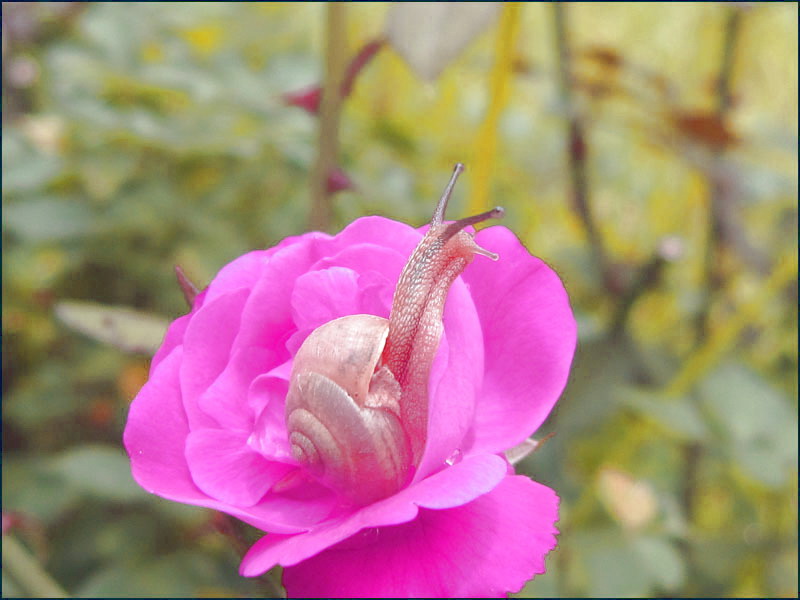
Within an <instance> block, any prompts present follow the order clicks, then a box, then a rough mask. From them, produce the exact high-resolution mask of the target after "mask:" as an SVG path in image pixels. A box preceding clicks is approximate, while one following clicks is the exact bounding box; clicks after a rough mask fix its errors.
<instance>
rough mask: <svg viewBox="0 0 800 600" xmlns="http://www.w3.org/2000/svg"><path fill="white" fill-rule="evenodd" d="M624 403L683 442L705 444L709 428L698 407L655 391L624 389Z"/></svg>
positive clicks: (686, 400)
mask: <svg viewBox="0 0 800 600" xmlns="http://www.w3.org/2000/svg"><path fill="white" fill-rule="evenodd" d="M620 398H621V400H622V401H623V402H624V403H625V404H626V405H627V406H629V407H631V408H633V409H634V410H636V411H637V412H639V413H641V414H642V415H643V416H645V417H646V418H649V419H651V420H653V421H654V422H655V423H657V424H658V425H660V426H661V427H663V428H664V429H665V430H667V431H668V432H670V433H673V434H675V435H676V436H677V437H678V438H679V439H683V440H704V439H706V438H707V437H708V428H707V427H706V424H705V422H704V421H703V417H702V415H701V414H700V411H698V410H697V407H696V406H695V405H694V404H692V403H691V401H690V400H689V399H688V398H670V397H667V396H664V395H661V394H659V393H658V392H657V391H654V390H647V389H644V388H635V387H623V388H622V389H621V390H620Z"/></svg>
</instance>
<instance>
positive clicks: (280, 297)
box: [124, 217, 576, 597]
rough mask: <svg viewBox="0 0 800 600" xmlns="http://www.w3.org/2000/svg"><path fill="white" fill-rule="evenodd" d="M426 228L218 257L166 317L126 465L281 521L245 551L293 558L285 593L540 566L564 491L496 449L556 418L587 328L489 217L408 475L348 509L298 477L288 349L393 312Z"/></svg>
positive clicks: (248, 513)
mask: <svg viewBox="0 0 800 600" xmlns="http://www.w3.org/2000/svg"><path fill="white" fill-rule="evenodd" d="M424 231H425V228H422V229H421V230H416V229H413V228H411V227H409V226H407V225H404V224H402V223H398V222H395V221H391V220H388V219H384V218H380V217H365V218H362V219H358V220H357V221H355V222H354V223H352V224H351V225H349V226H348V227H347V228H346V229H344V231H342V232H341V233H339V234H338V235H336V236H329V235H325V234H321V233H308V234H305V235H302V236H298V237H292V238H287V239H286V240H284V241H282V242H281V243H280V244H278V245H277V246H275V247H274V248H270V249H268V250H260V251H255V252H250V253H248V254H245V255H244V256H242V257H240V258H238V259H236V260H234V261H233V262H232V263H230V264H228V265H227V266H225V267H224V268H223V269H222V270H221V271H220V272H219V274H218V275H217V276H216V277H215V278H214V280H213V281H212V282H211V283H210V285H209V286H208V288H206V289H205V290H204V291H203V292H201V293H200V294H199V295H198V296H197V297H196V299H195V301H194V306H193V307H192V310H191V312H190V313H189V314H187V315H185V316H183V317H180V318H179V319H177V320H176V321H175V322H173V323H172V325H171V326H170V328H169V330H168V332H167V334H166V337H165V339H164V343H163V345H162V347H161V348H160V349H159V351H158V352H157V353H156V355H155V356H154V358H153V362H152V365H151V370H150V379H149V381H148V382H147V384H146V385H145V386H144V387H143V388H142V390H141V391H140V392H139V394H138V396H137V397H136V399H135V400H134V401H133V404H132V405H131V409H130V414H129V417H128V423H127V426H126V429H125V436H124V439H125V446H126V448H127V450H128V454H129V455H130V458H131V464H132V470H133V476H134V478H135V479H136V481H137V482H138V483H139V484H140V485H141V486H142V487H144V488H145V489H146V490H148V491H150V492H152V493H154V494H158V495H159V496H162V497H164V498H167V499H170V500H175V501H178V502H185V503H188V504H195V505H199V506H206V507H209V508H213V509H215V510H220V511H223V512H225V513H228V514H230V515H233V516H235V517H237V518H239V519H241V520H243V521H245V522H247V523H249V524H251V525H253V526H254V527H257V528H259V529H261V530H263V531H265V532H268V533H269V535H266V536H264V537H263V538H261V540H259V541H258V542H257V543H256V544H255V545H253V547H252V548H251V549H250V551H249V552H248V553H247V555H246V556H245V557H244V559H243V561H242V564H241V569H240V571H241V573H242V575H245V576H255V575H259V574H261V573H264V572H265V571H267V570H268V569H270V568H271V567H273V566H274V565H276V564H281V565H283V566H284V567H285V568H284V577H283V582H284V585H285V586H286V590H287V593H288V594H289V595H290V596H329V597H330V596H367V597H372V596H502V595H504V594H506V593H508V592H516V591H519V590H520V589H521V588H522V586H523V585H524V584H525V582H526V581H528V580H529V579H531V578H532V577H533V576H534V575H536V574H537V573H543V572H544V570H545V566H544V557H545V555H546V554H547V552H548V551H550V550H551V549H552V548H553V547H554V546H555V544H556V540H555V535H556V533H557V530H556V528H555V526H554V524H555V522H556V520H557V518H558V497H557V496H556V494H555V492H553V490H551V489H549V488H547V487H545V486H543V485H541V484H539V483H536V482H534V481H532V480H530V479H529V478H527V477H524V476H519V475H515V474H514V470H513V467H511V466H510V465H509V463H508V462H507V460H506V459H505V458H504V456H503V452H504V451H505V450H507V449H509V448H511V447H512V446H515V445H516V444H518V443H520V442H522V441H524V440H525V439H526V438H527V437H528V436H530V435H531V434H532V433H533V432H534V431H536V429H537V428H538V427H539V425H541V423H542V422H543V421H544V420H545V418H546V417H547V415H548V413H549V412H550V410H551V409H552V408H553V405H554V404H555V402H556V400H557V399H558V397H559V395H560V394H561V391H562V390H563V388H564V385H565V383H566V380H567V375H568V372H569V367H570V363H571V361H572V356H573V352H574V349H575V342H576V325H575V321H574V318H573V315H572V311H571V310H570V306H569V301H568V298H567V294H566V292H565V291H564V287H563V286H562V284H561V281H560V280H559V278H558V276H557V275H556V274H555V273H554V272H553V271H552V270H551V269H550V268H549V267H548V266H547V265H546V264H544V263H543V262H542V261H541V260H539V259H537V258H534V257H532V256H531V255H530V254H529V253H528V252H527V250H526V249H525V248H524V247H523V246H522V244H521V243H520V242H519V241H518V240H517V238H516V237H515V236H514V234H513V233H511V231H509V230H508V229H506V228H505V227H501V226H495V227H489V228H487V229H484V230H482V231H480V232H479V233H478V234H477V236H476V238H475V239H476V242H477V243H478V244H479V245H481V246H482V247H484V248H486V249H489V250H491V251H492V252H496V253H497V254H499V255H500V260H499V261H497V262H492V261H490V260H488V259H486V258H484V257H477V258H476V259H475V260H474V262H473V263H472V264H471V265H470V266H468V267H467V269H466V271H464V273H463V274H462V276H461V277H460V278H459V279H457V280H456V281H455V283H454V284H453V286H452V288H451V289H450V292H449V295H448V298H447V302H446V304H445V311H444V319H443V322H444V334H443V335H442V340H441V343H440V345H439V349H438V352H437V354H436V358H435V360H434V363H433V367H432V371H431V375H430V380H429V397H430V403H429V412H428V430H427V431H428V433H427V444H426V446H425V450H424V454H423V457H422V460H421V462H420V464H419V467H418V469H417V471H416V472H415V474H414V478H413V480H412V481H411V482H410V483H409V484H408V485H407V486H406V487H405V488H403V489H401V490H400V491H398V492H397V493H395V494H393V495H391V496H389V497H387V498H384V499H382V500H379V501H377V502H374V503H371V504H368V505H366V506H360V507H354V506H352V505H350V504H348V503H346V502H341V501H340V499H339V497H338V496H337V495H336V494H335V493H334V492H332V491H331V490H330V489H328V488H326V487H324V486H323V485H321V484H320V483H318V482H317V481H315V480H314V479H312V478H310V477H308V476H306V475H304V473H303V469H302V468H300V467H299V466H298V463H297V462H295V460H294V459H293V458H292V454H291V451H290V447H289V442H288V438H287V430H286V424H285V418H284V409H285V399H286V394H287V389H288V380H289V374H290V370H291V365H292V358H293V356H294V355H295V353H296V352H297V349H298V348H299V347H300V345H301V343H302V342H303V340H304V339H305V338H306V337H307V336H308V335H309V334H310V333H311V332H312V331H313V330H314V329H316V328H317V327H319V326H320V325H322V324H324V323H327V322H328V321H331V320H332V319H335V318H338V317H341V316H344V315H351V314H359V313H367V314H374V315H379V316H381V317H388V316H389V310H390V307H391V301H392V294H393V291H394V288H395V285H396V283H397V279H398V276H399V274H400V271H401V269H402V268H403V266H404V264H405V263H406V261H407V260H408V258H409V255H410V254H411V252H412V250H413V249H414V247H415V246H416V245H417V243H418V242H419V240H420V239H421V237H422V235H423V233H424Z"/></svg>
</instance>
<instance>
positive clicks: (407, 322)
mask: <svg viewBox="0 0 800 600" xmlns="http://www.w3.org/2000/svg"><path fill="white" fill-rule="evenodd" d="M462 171H463V166H462V165H461V164H457V165H456V168H455V170H454V171H453V176H452V177H451V179H450V182H449V184H448V185H447V188H446V189H445V191H444V193H443V195H442V198H441V199H440V201H439V204H438V205H437V208H436V211H435V212H434V215H433V219H432V221H431V226H430V229H429V230H428V232H427V233H426V234H425V236H424V237H423V239H422V240H421V241H420V243H419V245H418V246H417V247H416V249H415V250H414V252H413V253H412V254H411V257H410V258H409V260H408V263H406V265H405V267H404V268H403V271H402V273H401V274H400V279H399V280H398V283H397V287H396V288H395V293H394V298H393V300H392V309H391V313H390V315H389V319H388V320H387V319H384V318H381V317H377V316H374V315H349V316H346V317H341V318H339V319H335V320H333V321H330V322H329V323H326V324H324V325H322V326H321V327H318V328H317V329H315V330H314V331H313V332H312V333H311V335H309V336H308V338H306V340H305V341H304V342H303V344H302V346H300V348H299V349H298V351H297V354H296V355H295V358H294V361H293V364H292V373H291V376H290V380H289V393H288V395H287V398H286V424H287V429H288V431H289V442H290V445H291V449H292V455H293V456H294V458H295V459H296V460H297V461H298V462H299V463H300V464H302V465H304V466H305V467H306V469H307V471H308V472H309V473H310V474H311V475H312V476H314V477H315V478H317V479H318V480H319V481H321V482H322V483H323V484H324V485H326V486H328V487H329V488H331V489H332V490H334V491H336V492H337V493H339V494H340V495H341V496H342V497H343V498H344V499H346V500H348V501H350V502H352V503H354V504H359V505H363V504H368V503H370V502H374V501H375V500H379V499H381V498H384V497H387V496H389V495H391V494H393V493H395V492H397V491H398V490H399V489H401V488H402V487H404V486H405V485H407V484H408V482H409V481H410V480H411V478H412V477H413V475H414V471H415V469H416V467H417V466H418V465H419V462H420V460H421V458H422V453H423V451H424V449H425V442H426V434H427V426H428V379H429V376H430V371H431V366H432V364H433V359H434V357H435V356H436V351H437V349H438V347H439V341H440V339H441V335H442V331H443V325H442V312H443V310H444V303H445V300H446V298H447V292H448V291H449V289H450V286H451V285H452V283H453V281H455V279H456V277H458V276H459V275H460V274H461V272H462V271H463V270H464V269H465V268H466V267H467V265H468V264H469V263H470V262H471V261H472V259H473V257H474V255H475V254H483V255H484V256H487V257H489V258H491V259H493V260H497V258H498V257H497V255H495V254H493V253H491V252H489V251H487V250H484V249H483V248H481V247H480V246H478V245H477V244H476V243H475V241H474V240H473V236H472V235H471V234H469V233H467V232H465V231H463V229H464V228H465V227H467V226H468V225H473V224H475V223H479V222H481V221H484V220H486V219H490V218H497V217H501V216H502V215H503V210H502V209H501V208H495V209H493V210H490V211H488V212H485V213H481V214H479V215H475V216H473V217H467V218H465V219H461V220H459V221H456V222H453V223H449V224H448V223H444V222H443V218H444V212H445V209H446V208H447V202H448V200H449V199H450V195H451V194H452V189H453V185H454V184H455V181H456V179H457V177H458V175H459V174H460V173H461V172H462Z"/></svg>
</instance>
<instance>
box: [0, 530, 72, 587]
mask: <svg viewBox="0 0 800 600" xmlns="http://www.w3.org/2000/svg"><path fill="white" fill-rule="evenodd" d="M3 571H4V572H6V573H7V574H8V575H9V576H10V577H11V579H12V580H13V581H14V583H16V584H17V585H18V586H19V587H20V588H22V590H23V591H25V592H26V593H27V594H28V596H30V597H31V598H68V597H69V596H68V595H67V592H65V591H64V589H63V588H62V587H61V586H60V585H58V583H56V581H55V580H54V579H53V578H52V577H50V575H48V574H47V572H46V571H45V570H44V568H43V567H42V566H41V565H40V564H39V561H37V560H36V558H34V556H33V555H32V554H31V553H30V552H28V550H27V549H26V548H25V546H23V545H22V544H21V543H20V542H19V541H18V540H17V539H16V538H15V537H14V536H12V535H8V534H6V535H4V536H3Z"/></svg>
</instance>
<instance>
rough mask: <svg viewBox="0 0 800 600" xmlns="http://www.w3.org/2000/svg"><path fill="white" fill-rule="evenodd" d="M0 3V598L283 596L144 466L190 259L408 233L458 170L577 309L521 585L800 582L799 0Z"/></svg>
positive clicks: (732, 586) (654, 587)
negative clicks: (550, 492)
mask: <svg viewBox="0 0 800 600" xmlns="http://www.w3.org/2000/svg"><path fill="white" fill-rule="evenodd" d="M2 10H3V20H2V52H3V54H2V64H3V69H2V78H3V79H2V80H3V92H2V102H3V104H2V124H3V128H2V133H3V141H2V152H3V153H2V156H3V170H2V174H3V180H2V203H3V204H2V207H3V229H2V231H3V233H2V235H3V247H2V249H3V253H2V257H3V263H2V264H3V290H2V293H3V295H2V300H3V313H2V314H3V319H2V323H3V334H2V335H3V354H2V356H3V363H2V364H3V371H2V373H3V403H2V422H3V428H2V434H3V455H2V484H3V485H2V510H3V513H2V514H3V574H2V591H3V595H4V596H9V595H48V594H51V595H53V594H55V595H58V594H60V593H63V591H66V592H67V593H69V594H73V595H80V596H90V597H91V596H104V597H109V596H140V595H141V596H144V595H160V596H183V595H189V596H195V595H197V596H221V597H235V596H258V595H270V594H275V593H278V591H279V590H277V588H276V587H275V581H276V579H275V575H276V574H272V575H270V576H267V577H265V578H263V579H257V580H251V579H244V578H240V577H239V576H238V575H237V566H238V561H239V558H240V556H241V554H240V552H241V551H242V549H243V548H244V547H246V543H247V542H248V541H250V540H253V539H255V538H256V537H258V532H256V531H253V530H251V529H250V528H248V527H246V526H240V525H237V524H235V523H233V522H231V521H230V520H228V519H226V518H224V517H221V516H220V515H216V514H214V513H213V512H211V511H207V510H203V509H197V508H193V507H188V506H183V505H178V504H174V503H171V502H168V501H166V500H161V499H159V498H156V497H153V496H150V495H148V494H147V493H145V492H144V491H143V490H141V489H140V488H138V486H136V484H134V483H133V481H132V479H131V477H130V467H129V463H128V461H127V458H126V456H125V453H124V451H123V449H122V442H121V438H122V429H123V427H124V423H125V418H126V415H127V410H128V406H129V403H130V401H131V400H132V399H133V397H134V396H135V395H136V393H137V391H138V390H139V388H140V387H141V386H142V384H143V383H144V382H145V380H146V377H147V369H148V361H149V356H150V355H151V354H152V352H153V350H154V349H155V347H157V346H158V344H159V342H160V339H161V335H162V334H163V331H164V328H165V327H166V324H167V323H168V322H169V320H171V319H174V318H176V317H178V316H179V315H181V314H183V313H184V312H185V311H186V308H185V303H184V299H183V297H182V294H181V291H180V288H179V287H178V285H177V284H176V281H175V274H174V272H173V268H172V267H173V265H174V264H179V265H181V266H182V267H183V268H184V270H185V271H186V273H187V274H188V276H189V278H190V279H191V280H192V281H194V282H196V283H197V284H198V285H200V286H204V285H205V284H206V283H208V281H209V280H210V279H211V278H212V277H213V275H214V274H215V273H216V272H217V271H218V270H219V269H220V268H221V267H222V266H223V265H224V264H225V263H227V262H228V261H230V260H232V259H233V258H235V257H237V256H239V255H241V254H243V253H245V252H247V251H249V250H251V249H254V248H265V247H269V246H271V245H273V244H275V243H277V242H278V241H280V240H281V239H282V238H284V237H286V236H288V235H295V234H299V233H302V232H305V231H308V230H310V229H323V230H326V231H329V232H332V233H333V232H337V231H339V230H340V229H341V228H343V227H344V226H345V225H346V224H347V223H349V222H351V221H352V220H354V219H355V218H357V217H359V216H362V215H366V214H381V215H384V216H387V217H390V218H393V219H396V220H399V221H403V222H407V223H410V224H413V225H422V224H424V223H426V222H427V221H428V220H429V218H430V213H431V210H432V206H433V204H434V203H435V201H436V199H438V196H439V194H440V192H441V189H442V187H443V185H444V184H445V183H446V181H447V179H448V177H449V174H450V171H451V169H452V167H453V164H454V163H455V162H457V161H461V162H464V163H465V164H466V165H467V171H466V173H465V176H464V178H463V179H464V181H463V182H461V183H459V187H458V189H457V191H456V197H455V198H454V201H453V203H452V207H451V209H450V211H449V214H450V215H451V216H453V217H457V216H464V215H466V214H468V213H471V212H474V211H478V210H484V209H486V208H487V207H490V206H494V205H496V204H500V205H503V206H504V207H505V208H506V212H507V216H506V219H505V220H504V222H503V224H504V225H505V226H507V227H509V228H511V229H512V230H513V231H514V232H516V234H517V235H518V236H519V237H520V238H521V239H522V241H523V242H524V243H525V244H526V246H527V247H528V248H529V250H530V251H531V252H532V253H533V254H535V255H537V256H540V257H542V258H543V259H544V260H546V261H547V262H548V263H549V264H551V265H552V266H553V267H554V268H555V269H556V270H557V271H558V272H559V274H560V275H561V277H562V278H563V280H564V282H565V285H566V287H567V290H568V292H569V294H570V297H571V300H572V305H573V308H574V310H575V313H576V316H577V319H578V322H579V343H578V352H577V355H576V358H575V363H574V368H573V372H572V374H571V378H570V383H569V385H568V387H567V389H566V391H565V392H564V395H563V397H562V398H561V400H560V402H559V404H558V406H557V408H556V410H555V411H554V412H553V414H552V415H551V417H550V419H549V420H548V422H547V423H546V425H545V426H544V427H543V428H542V430H540V431H539V432H538V433H537V437H543V436H544V435H546V434H548V433H554V434H555V435H554V436H553V437H552V439H549V440H548V441H547V442H546V443H545V444H544V445H543V446H542V447H541V449H540V450H538V451H536V452H535V453H534V454H532V455H531V456H529V457H528V458H526V459H525V460H524V461H523V462H522V463H520V464H519V465H518V469H520V470H521V471H523V472H525V473H527V474H529V475H530V476H531V477H533V478H535V479H536V480H538V481H541V482H543V483H545V484H547V485H549V486H551V487H553V488H554V489H555V490H557V492H558V494H559V495H560V496H561V498H562V503H561V520H560V523H559V529H560V531H561V535H560V538H559V547H558V549H557V550H556V551H554V552H552V553H551V554H550V555H549V556H548V559H547V568H548V572H547V574H545V575H541V576H539V577H537V578H536V579H535V581H533V582H532V583H529V584H528V586H527V587H526V588H525V589H524V590H523V591H522V592H521V594H520V596H523V597H537V596H585V595H588V596H647V595H661V596H730V595H733V596H795V597H796V596H797V593H798V579H797V548H798V540H797V531H798V530H797V514H798V506H797V498H798V484H797V448H798V444H797V411H798V404H797V213H798V208H797V191H798V188H797V147H798V145H797V141H798V136H797V134H798V131H797V114H798V106H797V56H798V47H797V27H798V25H797V17H798V15H797V10H798V8H797V4H796V3H774V4H772V3H734V2H730V3H727V2H726V3H703V4H685V3H674V4H672V3H654V4H643V3H632V4H625V3H623V4H604V3H586V4H581V3H576V4H567V5H556V6H553V5H549V4H513V3H511V4H504V5H499V4H495V5H483V4H480V3H478V4H473V5H470V7H469V8H467V7H464V6H458V5H452V4H449V5H448V4H443V5H440V6H437V7H434V6H430V5H425V4H417V3H409V4H402V3H401V4H399V5H397V6H395V7H394V8H391V9H390V7H389V6H388V5H385V4H371V3H366V4H362V3H356V4H353V5H349V6H343V5H339V4H315V3H300V4H291V3H287V4H284V3H268V4H257V3H246V4H244V3H243V4H240V3H199V4H189V3H170V4H163V3H141V4H137V3H57V2H44V3H14V2H4V3H3V7H2ZM323 89H324V90H326V91H328V93H323V94H322V95H321V97H322V98H323V102H322V103H320V101H319V100H320V90H323ZM337 90H338V93H336V91H337Z"/></svg>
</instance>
